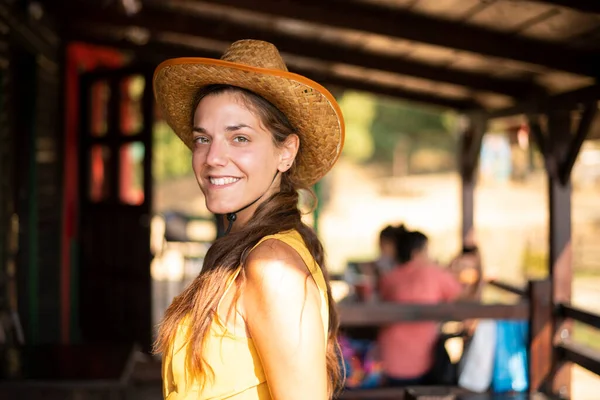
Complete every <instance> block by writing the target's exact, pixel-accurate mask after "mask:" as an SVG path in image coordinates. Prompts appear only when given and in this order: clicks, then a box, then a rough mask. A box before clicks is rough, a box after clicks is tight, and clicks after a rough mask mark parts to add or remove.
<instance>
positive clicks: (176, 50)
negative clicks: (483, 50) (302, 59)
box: [69, 27, 480, 110]
mask: <svg viewBox="0 0 600 400" xmlns="http://www.w3.org/2000/svg"><path fill="white" fill-rule="evenodd" d="M107 29H109V28H107ZM69 38H70V40H77V41H83V42H88V43H94V44H98V45H104V46H110V47H115V48H121V49H126V50H131V51H133V52H134V53H137V54H138V55H142V56H143V57H145V58H147V59H148V58H151V59H153V60H155V62H160V61H163V60H165V59H167V58H174V57H210V58H219V57H220V56H221V53H220V52H218V51H215V50H209V49H201V48H195V47H190V46H184V45H176V44H171V43H165V42H157V41H155V40H151V41H150V42H149V43H147V44H146V45H144V46H138V45H135V44H133V43H131V42H129V41H126V40H117V39H114V38H109V37H97V36H93V35H90V34H89V33H87V32H81V31H80V30H78V29H73V27H71V29H70V30H69ZM226 45H227V44H226V43H223V50H224V49H225V46H226ZM288 67H289V69H290V71H291V72H295V73H297V74H300V75H304V76H306V77H308V78H310V79H312V80H314V81H316V82H318V83H320V84H321V85H323V86H325V87H328V88H329V87H341V88H344V89H352V90H359V91H365V92H370V93H374V94H379V95H383V96H389V97H393V98H396V99H402V100H408V101H413V102H418V103H424V104H429V105H434V106H438V107H443V108H451V109H456V110H467V109H473V108H479V107H480V105H479V104H477V103H476V102H474V101H471V100H470V99H452V98H445V97H442V96H438V95H435V94H429V93H426V92H420V91H416V90H409V89H402V88H397V87H393V86H387V85H382V84H379V83H374V82H369V81H368V80H361V79H354V78H347V77H343V76H340V75H338V74H335V73H334V72H331V71H320V70H312V69H308V68H305V67H304V68H302V67H298V66H296V65H295V64H294V63H293V62H292V63H288Z"/></svg>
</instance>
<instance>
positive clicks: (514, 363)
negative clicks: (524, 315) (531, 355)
mask: <svg viewBox="0 0 600 400" xmlns="http://www.w3.org/2000/svg"><path fill="white" fill-rule="evenodd" d="M496 336H497V340H496V354H495V357H494V373H493V375H492V389H493V391H494V392H495V393H503V392H524V391H526V390H527V389H528V387H529V374H528V372H529V368H528V365H529V363H528V355H527V349H528V342H529V324H528V322H527V321H497V324H496Z"/></svg>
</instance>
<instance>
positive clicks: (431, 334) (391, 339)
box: [378, 226, 462, 386]
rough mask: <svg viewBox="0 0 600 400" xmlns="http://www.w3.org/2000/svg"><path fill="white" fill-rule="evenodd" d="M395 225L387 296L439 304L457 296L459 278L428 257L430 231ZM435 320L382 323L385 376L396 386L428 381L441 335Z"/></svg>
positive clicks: (384, 296) (380, 340) (383, 287)
mask: <svg viewBox="0 0 600 400" xmlns="http://www.w3.org/2000/svg"><path fill="white" fill-rule="evenodd" d="M395 229H396V234H395V237H396V251H395V254H396V266H395V267H394V269H393V270H392V271H391V272H389V273H388V274H386V275H385V276H384V277H383V278H382V279H381V283H380V290H381V293H380V296H381V297H382V299H383V300H384V301H389V302H396V303H405V304H410V303H416V304H435V303H440V302H449V301H453V300H455V299H457V298H458V297H459V296H460V294H461V291H462V287H461V285H460V283H459V282H458V281H457V280H456V279H455V278H454V276H453V275H452V274H451V273H450V272H449V271H447V270H443V269H442V268H440V267H438V266H437V265H435V264H434V263H433V262H432V261H431V260H430V258H429V254H428V250H427V242H428V239H427V236H425V235H424V234H423V233H421V232H417V231H414V232H412V231H407V230H406V229H405V228H404V226H400V227H398V228H395ZM438 333H439V331H438V324H437V323H435V322H406V323H398V324H393V325H390V326H387V327H385V328H383V329H382V330H381V331H380V333H379V337H378V343H379V348H380V352H381V360H382V366H383V370H384V373H385V375H386V378H387V381H388V383H389V384H390V385H393V386H407V385H420V384H425V383H428V373H429V371H430V370H431V368H432V366H433V356H434V351H433V350H434V346H435V344H436V341H437V338H438Z"/></svg>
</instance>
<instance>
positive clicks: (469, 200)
mask: <svg viewBox="0 0 600 400" xmlns="http://www.w3.org/2000/svg"><path fill="white" fill-rule="evenodd" d="M461 122H462V121H461ZM461 129H462V133H461V144H460V149H461V151H460V160H459V166H460V178H461V185H462V190H461V198H462V202H461V210H462V213H461V214H462V224H461V225H462V230H461V235H462V237H461V239H462V243H463V246H464V245H466V244H469V245H472V244H473V243H467V242H470V238H472V235H473V231H474V206H475V202H474V193H475V181H476V178H475V171H476V170H477V163H478V161H479V153H480V150H481V141H482V140H483V135H484V134H485V131H486V129H487V119H486V117H485V116H484V115H483V114H481V113H474V114H472V115H470V117H469V119H468V125H467V126H465V127H464V128H461Z"/></svg>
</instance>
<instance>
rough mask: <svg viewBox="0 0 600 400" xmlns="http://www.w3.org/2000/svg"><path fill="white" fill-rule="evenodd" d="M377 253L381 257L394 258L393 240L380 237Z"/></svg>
mask: <svg viewBox="0 0 600 400" xmlns="http://www.w3.org/2000/svg"><path fill="white" fill-rule="evenodd" d="M379 254H380V256H381V257H382V258H386V259H388V260H395V259H396V248H395V245H394V241H393V240H392V239H388V238H385V237H383V238H381V239H380V240H379Z"/></svg>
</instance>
